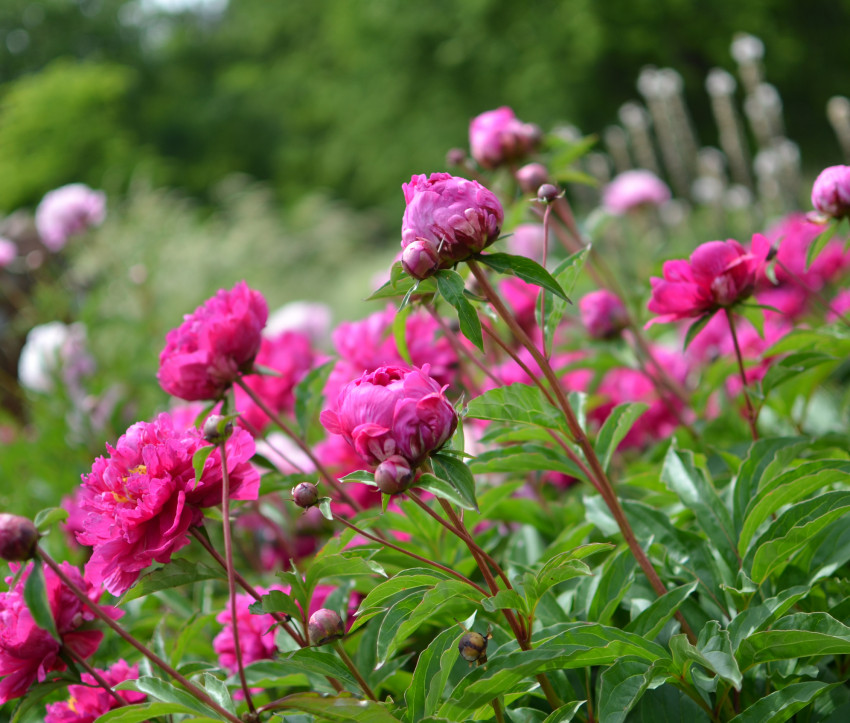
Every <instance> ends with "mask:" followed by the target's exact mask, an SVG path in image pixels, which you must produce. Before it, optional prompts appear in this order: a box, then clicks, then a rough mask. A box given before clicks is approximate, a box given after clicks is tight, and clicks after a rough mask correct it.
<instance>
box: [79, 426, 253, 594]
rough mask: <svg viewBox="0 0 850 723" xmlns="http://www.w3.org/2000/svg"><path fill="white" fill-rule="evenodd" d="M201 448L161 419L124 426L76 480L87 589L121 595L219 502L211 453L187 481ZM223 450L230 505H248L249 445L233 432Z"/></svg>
mask: <svg viewBox="0 0 850 723" xmlns="http://www.w3.org/2000/svg"><path fill="white" fill-rule="evenodd" d="M202 446H206V442H204V440H203V437H202V435H201V432H200V431H199V430H198V429H196V428H194V427H190V428H188V429H181V428H179V427H175V425H174V423H173V422H172V420H171V417H170V416H169V415H168V414H164V413H163V414H160V415H159V416H158V417H157V418H156V420H155V421H154V422H150V423H149V422H138V423H136V424H134V425H133V426H131V427H130V428H129V429H128V430H127V432H126V433H125V434H124V435H123V436H122V437H121V438H120V439H119V440H118V442H117V444H116V445H115V447H111V446H109V445H107V451H108V452H109V456H108V457H99V458H98V459H97V460H95V463H94V465H93V467H92V471H91V473H90V474H88V475H83V485H82V488H81V493H80V500H79V503H80V507H81V508H82V509H83V510H84V511H85V512H86V513H87V515H86V518H85V520H84V521H83V530H82V531H81V532H79V533H78V534H77V541H78V542H80V543H81V544H83V545H91V546H93V548H94V549H93V551H92V556H91V559H90V560H89V562H88V563H87V565H86V573H87V574H88V575H89V576H90V577H91V579H92V580H93V581H94V582H96V583H101V582H102V583H103V584H104V586H105V587H106V589H107V590H109V592H111V593H112V594H113V595H121V594H123V593H124V592H125V591H126V590H127V589H129V588H130V586H131V585H132V584H133V583H134V582H135V581H136V580H137V579H138V577H139V574H140V573H141V571H142V570H144V569H145V568H146V567H148V566H149V565H151V563H153V562H154V561H156V562H161V563H167V562H168V561H169V560H170V559H171V556H172V554H174V553H175V552H176V551H177V550H179V549H180V548H181V547H184V546H185V545H187V544H188V543H189V537H188V531H189V528H190V527H192V526H194V525H199V524H201V522H202V520H203V512H202V508H204V507H211V506H213V505H217V504H219V503H220V502H221V485H222V477H221V456H220V453H219V451H218V449H215V450H214V451H213V452H212V454H210V456H209V457H208V458H207V461H206V463H205V465H204V468H203V470H202V472H201V475H200V479H199V480H198V481H197V483H196V482H195V471H194V468H193V467H192V457H193V455H194V454H195V452H196V451H197V450H198V449H199V448H200V447H202ZM225 450H226V456H227V467H228V472H229V477H230V489H231V494H230V496H231V499H234V500H253V499H256V498H257V494H258V492H259V486H260V479H259V474H258V472H257V471H256V470H255V469H254V467H252V466H251V464H250V459H251V457H252V456H253V454H254V440H253V438H252V437H251V435H250V434H248V433H247V432H246V431H244V430H242V429H238V428H237V429H234V431H233V435H232V436H231V437H230V439H229V440H228V441H227V443H226V445H225Z"/></svg>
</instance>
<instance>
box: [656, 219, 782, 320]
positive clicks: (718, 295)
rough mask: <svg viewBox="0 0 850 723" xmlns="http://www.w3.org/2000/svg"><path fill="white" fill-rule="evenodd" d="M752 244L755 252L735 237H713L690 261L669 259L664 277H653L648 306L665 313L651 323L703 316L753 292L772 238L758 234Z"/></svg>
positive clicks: (736, 301)
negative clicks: (720, 239)
mask: <svg viewBox="0 0 850 723" xmlns="http://www.w3.org/2000/svg"><path fill="white" fill-rule="evenodd" d="M752 247H753V248H752V252H747V251H746V250H745V249H744V247H743V246H741V244H739V243H738V242H737V241H734V240H732V239H730V240H728V241H709V242H708V243H704V244H702V245H701V246H698V247H697V249H696V251H694V252H693V253H692V254H691V258H690V261H683V260H677V261H666V262H665V263H664V268H663V273H664V278H663V279H659V278H657V277H653V278H652V279H651V280H650V281H651V283H652V298H651V299H650V300H649V305H648V307H649V310H650V311H652V312H653V313H655V314H660V315H661V316H658V317H657V318H655V319H652V320H651V321H650V322H649V324H647V326H649V325H651V324H655V323H659V322H660V323H664V322H668V321H679V320H681V319H688V318H691V317H696V316H702V315H703V314H706V313H708V312H711V311H716V310H717V309H720V308H724V307H729V306H734V305H735V304H736V303H738V302H739V301H742V300H744V299H746V298H747V297H748V296H750V294H752V293H753V290H754V289H755V284H756V279H757V275H758V273H759V271H760V270H761V267H762V264H763V263H764V260H765V258H766V257H767V253H768V250H769V248H770V242H769V241H768V240H767V239H766V238H765V237H764V236H761V235H759V234H756V235H755V236H754V237H753V244H752Z"/></svg>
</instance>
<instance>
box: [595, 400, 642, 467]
mask: <svg viewBox="0 0 850 723" xmlns="http://www.w3.org/2000/svg"><path fill="white" fill-rule="evenodd" d="M647 409H649V405H648V404H644V403H643V402H626V403H625V404H618V405H617V406H616V407H614V409H612V410H611V413H610V414H609V415H608V418H607V419H606V420H605V424H603V425H602V429H600V430H599V434H598V435H597V436H596V444H595V445H594V448H595V449H596V456H597V457H599V459H600V461H601V462H602V467H603V469H605V470H607V469H608V465H609V464H610V463H611V456H612V455H613V454H614V451H615V450H616V449H617V445H619V444H620V442H622V441H623V438H624V437H625V436H626V435H627V434H628V433H629V430H630V429H631V428H632V426H633V425H634V423H635V422H636V421H637V420H638V418H639V417H640V415H641V414H643V413H644V412H645V411H646V410H647Z"/></svg>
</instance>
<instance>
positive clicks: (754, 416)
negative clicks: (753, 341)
mask: <svg viewBox="0 0 850 723" xmlns="http://www.w3.org/2000/svg"><path fill="white" fill-rule="evenodd" d="M725 311H726V318H727V319H728V320H729V331H730V332H731V333H732V343H733V344H734V345H735V358H736V359H737V360H738V371H739V372H740V374H741V384H742V385H743V386H742V387H741V391H742V392H743V393H744V402H745V403H746V405H747V423H748V424H749V425H750V432H751V433H752V435H753V440H758V438H759V432H758V428H757V427H756V422H757V421H758V413H757V412H756V410H755V408H754V407H753V403H752V400H751V399H750V395H749V393H748V392H747V373H746V371H744V357H743V355H742V354H741V346H740V344H738V334H737V332H736V331H735V315H734V314H733V313H732V310H731V309H728V308H727V309H726V310H725Z"/></svg>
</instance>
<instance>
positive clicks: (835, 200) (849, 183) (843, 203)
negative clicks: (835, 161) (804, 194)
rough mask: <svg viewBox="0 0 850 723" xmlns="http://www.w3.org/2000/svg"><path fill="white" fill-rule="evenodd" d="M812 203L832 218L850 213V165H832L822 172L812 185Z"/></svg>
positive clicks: (842, 216)
mask: <svg viewBox="0 0 850 723" xmlns="http://www.w3.org/2000/svg"><path fill="white" fill-rule="evenodd" d="M812 205H813V206H814V207H815V208H816V209H817V210H818V211H820V212H821V213H822V214H824V215H826V216H831V217H832V218H844V217H845V216H847V215H848V214H850V166H830V167H829V168H825V169H824V170H822V171H821V172H820V175H819V176H818V177H817V178H816V179H815V184H814V186H812Z"/></svg>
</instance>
